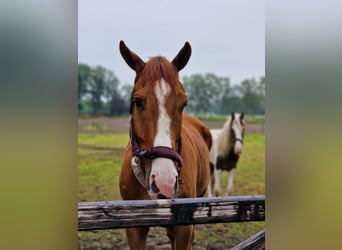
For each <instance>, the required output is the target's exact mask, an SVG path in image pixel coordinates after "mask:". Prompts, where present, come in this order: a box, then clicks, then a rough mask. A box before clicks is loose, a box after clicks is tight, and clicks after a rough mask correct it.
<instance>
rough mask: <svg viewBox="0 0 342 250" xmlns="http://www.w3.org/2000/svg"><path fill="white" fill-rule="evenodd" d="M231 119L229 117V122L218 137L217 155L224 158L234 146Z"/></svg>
mask: <svg viewBox="0 0 342 250" xmlns="http://www.w3.org/2000/svg"><path fill="white" fill-rule="evenodd" d="M231 119H232V117H231V116H229V118H228V120H227V121H226V122H225V123H224V125H223V127H222V129H221V132H220V134H219V136H218V137H217V148H216V150H217V155H220V156H223V155H226V154H228V152H229V150H230V148H231V147H232V146H233V142H232V140H231V135H232V133H231V129H230V127H231Z"/></svg>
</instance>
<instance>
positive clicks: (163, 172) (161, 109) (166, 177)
mask: <svg viewBox="0 0 342 250" xmlns="http://www.w3.org/2000/svg"><path fill="white" fill-rule="evenodd" d="M154 92H155V94H156V97H157V100H158V113H159V117H158V121H157V132H156V136H155V138H154V143H153V146H165V147H170V148H171V147H172V144H171V129H170V126H171V119H170V117H169V115H168V113H167V111H166V107H165V102H166V99H167V97H168V96H169V95H170V93H171V89H170V86H169V85H168V84H167V83H166V82H165V81H164V79H161V80H160V82H158V83H157V84H156V86H155V88H154ZM177 175H178V173H177V171H176V169H175V167H174V163H173V161H172V160H170V159H166V158H156V159H154V160H153V161H152V170H151V175H150V184H152V182H153V181H155V182H156V185H157V186H158V189H159V190H160V193H161V194H163V195H165V196H167V197H168V198H171V197H172V196H173V192H174V186H175V183H176V176H177ZM149 194H150V196H151V197H152V198H153V197H155V196H156V194H155V193H153V192H152V191H151V190H150V192H149Z"/></svg>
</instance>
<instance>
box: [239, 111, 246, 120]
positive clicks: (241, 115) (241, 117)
mask: <svg viewBox="0 0 342 250" xmlns="http://www.w3.org/2000/svg"><path fill="white" fill-rule="evenodd" d="M244 116H245V113H243V112H241V114H240V119H241V120H242V119H243V117H244Z"/></svg>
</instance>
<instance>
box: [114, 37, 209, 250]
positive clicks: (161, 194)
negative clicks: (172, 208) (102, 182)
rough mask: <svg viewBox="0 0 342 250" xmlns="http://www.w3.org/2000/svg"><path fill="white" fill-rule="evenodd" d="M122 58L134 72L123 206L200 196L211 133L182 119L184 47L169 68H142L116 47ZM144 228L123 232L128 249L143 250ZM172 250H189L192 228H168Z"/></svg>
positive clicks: (156, 61) (158, 61) (158, 64)
mask: <svg viewBox="0 0 342 250" xmlns="http://www.w3.org/2000/svg"><path fill="white" fill-rule="evenodd" d="M120 52H121V55H122V57H123V58H124V60H125V61H126V63H127V64H128V66H130V67H131V68H132V69H133V70H134V71H135V72H136V77H135V82H134V88H133V91H132V97H131V115H132V118H131V122H130V137H131V139H130V142H129V143H128V146H127V148H126V151H125V152H124V157H123V163H122V169H121V173H120V193H121V197H122V198H123V199H124V200H137V199H139V200H141V199H173V198H192V197H199V196H203V195H204V193H205V191H206V188H207V186H208V182H209V176H210V170H209V162H210V161H209V150H210V147H211V142H212V141H211V134H210V131H209V129H208V128H207V127H206V126H205V125H204V124H203V123H202V122H200V121H199V120H197V119H196V118H194V117H192V116H190V115H188V114H185V113H183V108H184V107H185V106H186V103H187V96H186V94H185V92H184V88H183V86H182V84H181V82H180V80H179V77H178V72H179V71H180V70H181V69H183V68H184V67H185V65H186V64H187V62H188V60H189V58H190V55H191V47H190V44H189V43H188V42H186V43H185V45H184V47H183V48H182V49H181V50H180V51H179V52H178V54H177V56H176V57H175V58H174V59H173V60H172V61H171V62H169V61H168V60H167V59H166V58H165V57H162V56H156V57H152V58H150V60H149V61H147V62H144V61H143V60H142V59H141V58H140V57H139V56H137V55H136V54H135V53H134V52H132V51H131V50H130V49H129V48H128V47H127V46H126V45H125V43H124V42H123V41H120ZM148 231H149V228H148V227H139V228H127V229H126V236H127V240H128V244H129V247H130V248H131V249H145V248H146V237H147V234H148ZM167 236H168V237H169V239H170V242H171V246H172V249H177V250H178V249H192V243H193V240H194V226H193V225H189V226H172V227H167Z"/></svg>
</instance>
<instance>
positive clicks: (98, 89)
mask: <svg viewBox="0 0 342 250" xmlns="http://www.w3.org/2000/svg"><path fill="white" fill-rule="evenodd" d="M118 85H119V80H118V79H117V78H116V76H115V74H114V73H113V72H112V71H110V70H108V69H106V68H104V67H102V66H96V67H95V68H94V69H93V70H92V71H91V81H90V82H89V85H88V93H89V94H90V100H91V104H92V108H93V114H94V115H98V114H99V113H100V112H102V113H105V110H104V103H105V102H110V101H111V100H112V99H115V98H117V97H118V96H119V93H118V90H117V87H118Z"/></svg>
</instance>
